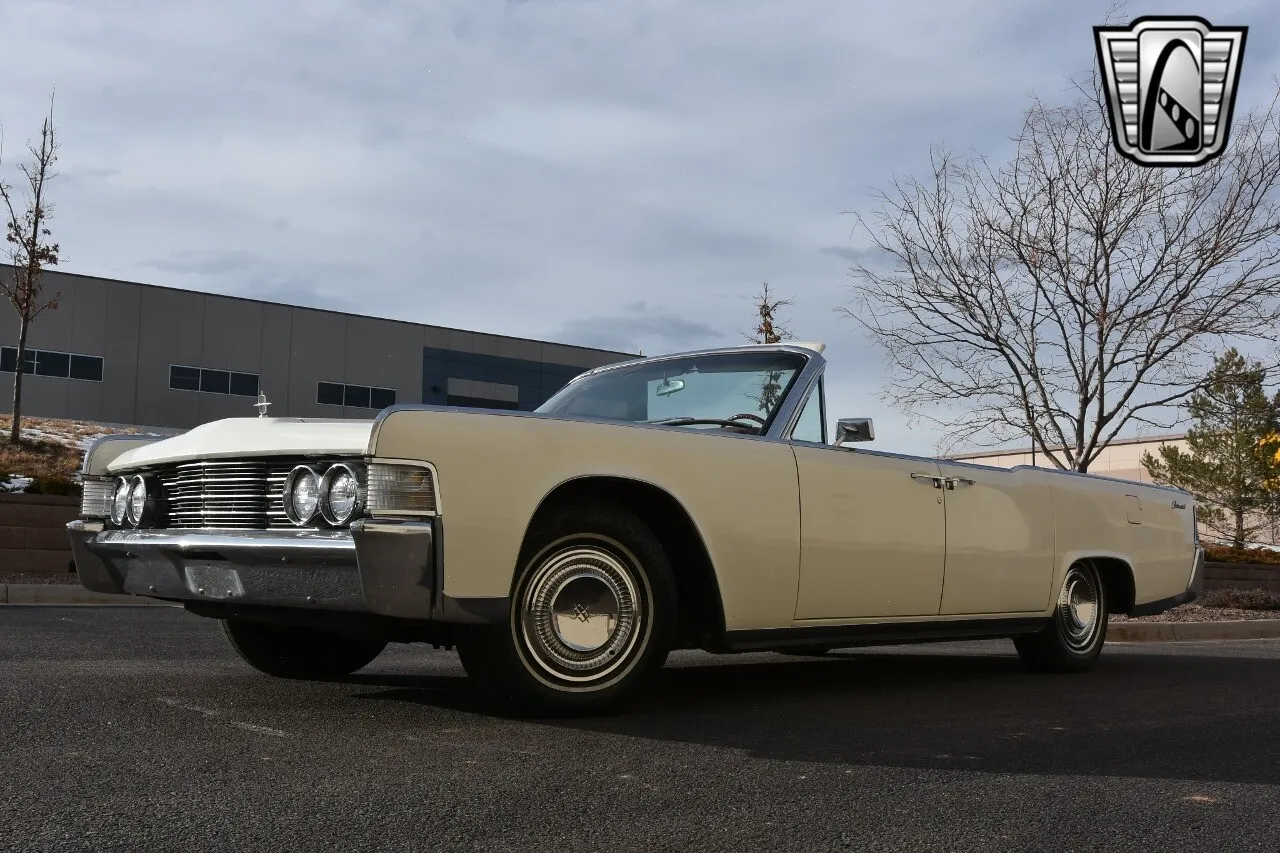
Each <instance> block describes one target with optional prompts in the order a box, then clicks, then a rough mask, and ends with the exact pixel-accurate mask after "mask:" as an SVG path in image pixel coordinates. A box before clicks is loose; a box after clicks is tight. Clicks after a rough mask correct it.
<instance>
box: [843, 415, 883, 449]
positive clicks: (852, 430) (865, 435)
mask: <svg viewBox="0 0 1280 853" xmlns="http://www.w3.org/2000/svg"><path fill="white" fill-rule="evenodd" d="M875 439H876V430H875V427H874V426H873V425H872V423H871V418H841V419H840V420H838V421H836V444H837V445H841V444H845V443H846V442H851V441H875Z"/></svg>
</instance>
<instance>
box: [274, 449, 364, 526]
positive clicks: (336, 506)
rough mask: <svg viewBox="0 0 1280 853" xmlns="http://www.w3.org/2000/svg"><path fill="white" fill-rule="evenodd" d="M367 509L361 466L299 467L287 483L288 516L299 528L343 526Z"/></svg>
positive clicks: (286, 505) (342, 463) (285, 503)
mask: <svg viewBox="0 0 1280 853" xmlns="http://www.w3.org/2000/svg"><path fill="white" fill-rule="evenodd" d="M364 507H365V479H364V471H363V469H362V467H361V466H357V465H351V464H348V463H346V462H338V463H335V464H333V465H330V466H328V468H327V469H326V468H323V466H317V465H299V466H297V467H296V468H294V469H293V470H292V471H290V472H289V477H288V479H286V480H285V483H284V513H285V515H287V516H288V517H289V520H290V521H292V522H293V523H294V524H295V525H297V526H298V527H306V526H307V525H309V524H313V523H315V521H316V519H317V516H318V517H319V518H320V519H323V520H324V522H325V523H326V524H329V525H331V526H333V527H341V526H342V525H344V524H347V523H348V522H350V521H351V520H352V519H353V518H355V517H356V516H358V515H359V514H360V512H361V511H362V510H363V509H364Z"/></svg>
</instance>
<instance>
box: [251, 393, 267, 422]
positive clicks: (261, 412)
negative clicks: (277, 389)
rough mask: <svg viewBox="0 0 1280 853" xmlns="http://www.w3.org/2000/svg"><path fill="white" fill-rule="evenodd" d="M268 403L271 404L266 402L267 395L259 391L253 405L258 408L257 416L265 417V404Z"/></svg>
mask: <svg viewBox="0 0 1280 853" xmlns="http://www.w3.org/2000/svg"><path fill="white" fill-rule="evenodd" d="M270 405H271V404H270V403H268V402H267V395H266V394H263V393H259V394H258V402H257V403H255V404H254V406H253V407H254V408H255V409H257V410H258V417H260V418H265V417H266V416H267V406H270Z"/></svg>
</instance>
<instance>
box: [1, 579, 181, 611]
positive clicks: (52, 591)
mask: <svg viewBox="0 0 1280 853" xmlns="http://www.w3.org/2000/svg"><path fill="white" fill-rule="evenodd" d="M0 604H70V605H76V604H90V605H96V606H99V607H101V606H103V605H116V606H119V605H125V606H128V607H139V606H142V607H149V606H155V605H166V604H169V602H167V601H155V600H153V599H150V598H143V597H142V596H138V595H111V594H109V593H105V592H93V591H92V590H88V589H85V588H84V587H82V586H80V585H79V584H56V583H10V584H3V583H0Z"/></svg>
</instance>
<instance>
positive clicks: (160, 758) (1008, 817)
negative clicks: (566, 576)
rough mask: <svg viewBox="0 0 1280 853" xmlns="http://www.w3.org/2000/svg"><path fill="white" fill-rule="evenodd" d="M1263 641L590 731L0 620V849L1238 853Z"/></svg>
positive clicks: (706, 711) (424, 687)
mask: <svg viewBox="0 0 1280 853" xmlns="http://www.w3.org/2000/svg"><path fill="white" fill-rule="evenodd" d="M1278 819H1280V642H1278V641H1268V640H1259V641H1250V642H1238V643H1232V642H1219V643H1214V642H1205V643H1177V644H1172V643H1171V644H1152V643H1146V644H1134V645H1129V646H1121V645H1117V646H1112V647H1109V648H1108V649H1107V651H1106V652H1105V653H1104V655H1103V658H1102V659H1101V661H1100V662H1099V664H1098V666H1097V667H1096V669H1095V670H1094V671H1093V672H1091V673H1089V674H1087V675H1083V676H1035V675H1029V674H1027V673H1025V672H1024V671H1023V670H1022V669H1021V667H1020V665H1019V663H1018V660H1017V658H1016V657H1014V656H1013V654H1012V645H1011V644H1009V643H1007V642H994V643H963V644H939V645H933V646H918V647H899V648H894V649H879V650H861V651H857V652H848V653H841V654H837V655H833V656H832V657H831V658H830V659H807V658H802V659H792V658H784V657H781V656H777V655H771V654H761V655H750V656H737V657H728V658H713V657H711V656H709V655H704V654H700V653H680V654H677V655H675V656H673V659H672V661H671V663H670V664H669V665H668V667H667V670H666V671H665V673H664V678H663V681H662V683H661V685H660V686H659V689H658V690H657V692H656V693H655V694H654V695H653V696H652V697H651V698H649V699H647V700H646V701H645V702H644V703H642V704H641V705H640V706H639V707H637V708H635V709H634V710H632V711H631V712H629V713H627V714H625V715H620V716H614V717H609V718H602V719H592V720H575V721H536V722H535V721H524V720H513V719H501V718H496V717H493V716H490V715H488V714H487V713H485V709H484V706H483V705H482V704H480V702H479V700H478V699H477V697H476V696H475V695H474V694H473V693H472V691H471V690H470V689H469V688H468V685H467V682H466V679H465V677H464V675H463V673H462V670H461V668H460V666H459V665H458V663H457V658H456V657H455V656H454V655H453V654H451V653H447V652H438V651H432V650H430V649H428V648H424V647H418V646H394V647H391V648H390V649H388V650H387V652H385V653H384V654H383V656H382V657H381V658H379V660H377V661H375V662H374V664H373V665H371V666H370V667H368V668H367V669H366V670H364V671H362V672H361V673H359V674H357V675H356V676H355V677H353V678H352V679H351V680H349V681H347V682H343V683H328V684H318V683H301V682H287V681H276V680H272V679H270V678H267V677H265V676H261V675H259V674H257V673H255V672H253V671H251V670H249V669H248V668H247V667H245V666H244V665H243V664H241V663H240V662H239V660H238V659H236V658H235V657H234V656H233V653H232V652H231V651H230V649H229V648H228V647H227V645H226V644H225V642H224V641H223V639H222V636H221V632H220V630H219V628H218V625H217V624H216V623H214V622H212V621H208V620H203V619H200V618H198V617H194V616H189V615H187V614H185V613H184V612H183V611H181V610H178V609H171V608H96V607H16V606H14V607H7V608H3V609H0V850H6V851H7V850H21V851H42V852H43V851H62V850H94V851H108V850H112V851H114V850H122V851H123V850H128V851H140V850H147V851H158V850H184V851H185V850H191V851H203V850H236V851H248V850H263V849H269V850H272V851H284V850H342V851H357V850H361V851H362V850H397V851H399V850H405V851H408V850H497V851H507V850H510V851H527V850H557V851H577V850H610V851H618V850H649V851H654V850H681V851H683V850H726V851H729V850H732V851H746V850H798V851H820V850H861V851H879V850H910V851H935V850H936V851H957V850H983V851H994V850H1054V851H1064V853H1065V851H1086V850H1107V851H1122V850H1144V851H1150V850H1160V851H1171V850H1189V851H1190V850H1197V851H1201V850H1206V849H1212V850H1214V851H1216V853H1222V851H1236V850H1259V851H1268V853H1274V851H1275V850H1276V849H1277V847H1276V837H1277V820H1278Z"/></svg>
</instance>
